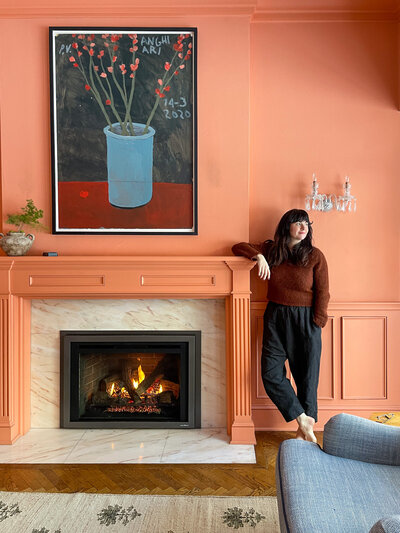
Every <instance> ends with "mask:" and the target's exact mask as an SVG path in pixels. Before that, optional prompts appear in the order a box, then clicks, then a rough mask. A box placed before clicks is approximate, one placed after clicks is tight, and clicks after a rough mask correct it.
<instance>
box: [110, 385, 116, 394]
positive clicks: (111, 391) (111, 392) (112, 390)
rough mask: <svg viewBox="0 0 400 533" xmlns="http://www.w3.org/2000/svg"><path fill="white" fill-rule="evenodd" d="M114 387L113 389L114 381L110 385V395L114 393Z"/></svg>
mask: <svg viewBox="0 0 400 533" xmlns="http://www.w3.org/2000/svg"><path fill="white" fill-rule="evenodd" d="M114 389H115V383H113V384H112V385H111V389H110V396H112V395H113V393H114Z"/></svg>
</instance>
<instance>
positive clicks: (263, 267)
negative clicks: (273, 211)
mask: <svg viewBox="0 0 400 533" xmlns="http://www.w3.org/2000/svg"><path fill="white" fill-rule="evenodd" d="M232 251H233V253H234V254H235V255H242V256H244V257H247V258H248V259H252V260H253V261H257V264H258V275H259V277H260V278H261V279H263V280H266V279H268V280H269V283H268V296H267V297H268V305H267V309H266V311H265V314H264V335H263V347H262V355H261V367H262V379H263V383H264V387H265V390H266V392H267V394H268V396H269V397H270V398H271V400H272V401H273V402H274V403H275V405H276V406H277V407H278V409H279V411H280V412H281V413H282V415H283V417H284V418H285V420H286V422H290V421H291V420H296V421H297V424H298V426H299V427H298V430H297V433H296V438H298V439H303V440H309V441H312V442H317V439H316V437H315V434H314V429H313V428H314V424H315V422H316V421H317V409H318V408H317V388H318V379H319V366H320V359H321V328H322V327H324V326H325V324H326V322H327V320H328V315H327V308H328V301H329V287H328V267H327V263H326V260H325V257H324V255H323V253H322V252H321V251H320V250H318V248H315V247H314V246H313V245H312V228H311V223H310V220H309V218H308V214H307V212H306V211H303V210H302V209H292V210H290V211H288V212H287V213H285V214H284V215H283V217H282V218H281V220H280V222H279V224H278V227H277V228H276V231H275V237H274V240H273V241H271V240H268V241H265V242H263V243H262V244H249V243H245V242H241V243H239V244H236V245H235V246H233V248H232ZM286 359H288V360H289V366H290V371H291V373H292V375H293V378H294V380H295V383H296V387H297V396H296V394H295V392H294V390H293V387H292V386H291V384H290V381H289V380H288V379H287V378H286V369H285V361H286Z"/></svg>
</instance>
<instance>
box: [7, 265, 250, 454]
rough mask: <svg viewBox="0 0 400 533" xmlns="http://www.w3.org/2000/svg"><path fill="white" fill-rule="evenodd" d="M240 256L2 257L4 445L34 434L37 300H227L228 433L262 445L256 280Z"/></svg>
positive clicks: (234, 438)
mask: <svg viewBox="0 0 400 533" xmlns="http://www.w3.org/2000/svg"><path fill="white" fill-rule="evenodd" d="M253 266H254V263H252V262H251V261H248V260H247V259H243V258H240V257H214V256H207V257H102V256H101V257H99V256H90V257H89V256H79V257H73V256H67V257H40V256H37V257H29V256H28V257H26V256H25V257H14V258H12V257H0V333H1V339H0V386H1V391H0V444H12V443H13V442H15V441H16V440H17V439H18V438H19V437H20V436H22V435H24V434H25V433H26V432H27V431H28V430H29V429H30V308H31V306H30V300H31V299H33V298H69V299H71V298H109V299H111V298H112V299H117V298H224V299H225V302H226V369H227V429H228V433H229V435H230V437H231V443H232V444H255V435H254V424H253V421H252V418H251V391H250V386H251V373H250V277H249V271H250V270H251V268H252V267H253Z"/></svg>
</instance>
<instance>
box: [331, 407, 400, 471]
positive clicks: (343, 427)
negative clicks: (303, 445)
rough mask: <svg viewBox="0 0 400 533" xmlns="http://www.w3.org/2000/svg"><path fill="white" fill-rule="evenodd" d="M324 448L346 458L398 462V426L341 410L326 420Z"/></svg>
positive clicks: (399, 437) (399, 459)
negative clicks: (387, 424)
mask: <svg viewBox="0 0 400 533" xmlns="http://www.w3.org/2000/svg"><path fill="white" fill-rule="evenodd" d="M323 449H324V451H325V452H326V453H329V454H330V455H336V456H338V457H345V458H347V459H356V460H357V461H364V462H366V463H375V464H384V465H397V466H400V428H397V427H393V426H385V425H384V424H379V423H377V422H374V421H372V420H366V419H364V418H359V417H357V416H353V415H348V414H346V413H341V414H339V415H336V416H334V417H332V418H331V419H330V420H329V422H327V424H325V427H324V444H323Z"/></svg>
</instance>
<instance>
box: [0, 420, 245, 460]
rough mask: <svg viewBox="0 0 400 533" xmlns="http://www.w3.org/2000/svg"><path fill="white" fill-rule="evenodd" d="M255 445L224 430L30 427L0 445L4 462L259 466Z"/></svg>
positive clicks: (0, 457)
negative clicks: (231, 440) (14, 439)
mask: <svg viewBox="0 0 400 533" xmlns="http://www.w3.org/2000/svg"><path fill="white" fill-rule="evenodd" d="M255 462H256V460H255V452H254V446H251V445H230V444H229V440H228V437H227V435H226V429H225V428H207V429H182V430H180V429H177V430H175V429H170V430H168V429H112V430H110V429H87V430H85V429H83V430H81V429H79V430H78V429H60V428H59V429H31V430H30V431H29V432H28V433H27V434H26V435H24V436H23V437H21V438H20V439H19V440H17V442H16V443H15V444H13V445H11V446H8V445H7V446H0V463H30V464H39V463H53V464H54V463H64V464H87V463H92V464H93V463H96V464H100V463H107V464H121V463H126V464H133V463H135V464H141V463H142V464H145V463H148V464H149V463H152V464H160V463H163V464H182V463H255Z"/></svg>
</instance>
